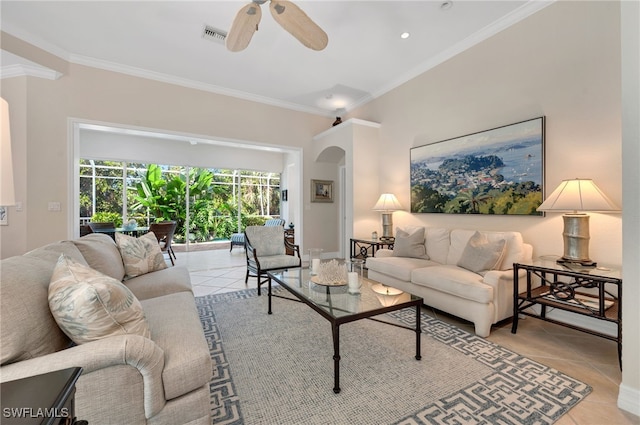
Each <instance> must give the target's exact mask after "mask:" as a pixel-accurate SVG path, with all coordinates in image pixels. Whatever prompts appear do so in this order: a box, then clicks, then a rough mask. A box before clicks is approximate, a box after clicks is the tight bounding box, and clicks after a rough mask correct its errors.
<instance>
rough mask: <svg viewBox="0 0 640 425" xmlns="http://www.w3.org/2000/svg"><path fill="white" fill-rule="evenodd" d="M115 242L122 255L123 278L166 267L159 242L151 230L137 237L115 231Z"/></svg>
mask: <svg viewBox="0 0 640 425" xmlns="http://www.w3.org/2000/svg"><path fill="white" fill-rule="evenodd" d="M116 244H117V245H118V249H119V250H120V255H122V262H123V263H124V278H125V279H131V278H132V277H136V276H140V275H143V274H146V273H150V272H155V271H157V270H162V269H166V268H167V263H166V262H165V261H164V255H163V254H162V250H161V249H160V244H159V243H158V239H157V238H156V235H155V234H154V233H153V232H149V233H146V234H144V235H142V236H140V237H139V238H134V237H133V236H128V235H124V234H122V233H116Z"/></svg>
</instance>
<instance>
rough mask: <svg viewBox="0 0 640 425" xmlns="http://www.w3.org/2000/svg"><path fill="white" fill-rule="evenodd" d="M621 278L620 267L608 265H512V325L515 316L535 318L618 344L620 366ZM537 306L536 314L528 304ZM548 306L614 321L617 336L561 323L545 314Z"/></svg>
mask: <svg viewBox="0 0 640 425" xmlns="http://www.w3.org/2000/svg"><path fill="white" fill-rule="evenodd" d="M521 270H524V271H525V272H526V274H525V279H526V285H525V287H526V290H525V291H524V292H520V293H519V290H518V288H519V280H520V277H519V271H521ZM621 301H622V279H621V275H620V270H619V269H614V268H607V267H597V268H596V267H582V266H579V265H577V266H565V265H560V264H557V263H556V262H555V261H551V260H544V259H541V260H536V261H534V262H533V263H532V264H518V263H516V264H514V265H513V324H512V327H511V333H514V334H515V333H516V331H517V330H518V315H520V314H523V315H526V316H530V317H535V318H538V319H541V320H545V321H547V322H551V323H555V324H557V325H561V326H566V327H569V328H571V329H576V330H579V331H582V332H586V333H589V334H591V335H596V336H599V337H602V338H606V339H609V340H611V341H616V343H617V344H618V362H619V364H620V367H621V368H622V308H621V304H620V303H621ZM532 306H539V311H540V313H539V314H537V313H536V312H535V311H533V310H532V309H529V307H532ZM547 308H555V309H558V310H563V311H569V312H571V313H575V314H580V315H583V316H588V317H592V318H594V319H598V320H604V321H607V322H611V323H614V324H615V325H616V327H617V335H615V336H613V335H608V334H605V333H602V332H599V331H595V330H592V329H588V328H585V327H580V326H576V325H572V324H570V323H565V322H560V321H558V320H554V319H551V318H549V317H547Z"/></svg>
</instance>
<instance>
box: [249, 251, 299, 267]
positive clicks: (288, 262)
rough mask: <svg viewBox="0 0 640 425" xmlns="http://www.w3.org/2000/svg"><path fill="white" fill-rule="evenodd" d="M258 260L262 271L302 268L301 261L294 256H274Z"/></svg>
mask: <svg viewBox="0 0 640 425" xmlns="http://www.w3.org/2000/svg"><path fill="white" fill-rule="evenodd" d="M258 260H259V261H260V269H262V270H273V269H284V268H287V267H298V266H300V259H299V258H298V257H296V256H293V255H286V254H283V255H272V256H270V257H260V258H258Z"/></svg>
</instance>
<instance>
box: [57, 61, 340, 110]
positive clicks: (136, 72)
mask: <svg viewBox="0 0 640 425" xmlns="http://www.w3.org/2000/svg"><path fill="white" fill-rule="evenodd" d="M69 62H71V63H74V64H77V65H84V66H88V67H91V68H98V69H102V70H105V71H112V72H118V73H120V74H126V75H131V76H134V77H140V78H145V79H149V80H154V81H159V82H163V83H168V84H174V85H178V86H182V87H187V88H192V89H196V90H202V91H206V92H210V93H216V94H220V95H224V96H230V97H234V98H238V99H243V100H248V101H251V102H257V103H262V104H266V105H270V106H276V107H279V108H285V109H291V110H295V111H298V112H306V113H309V114H314V115H323V116H327V117H331V116H332V114H333V112H332V111H326V110H324V109H318V108H309V107H304V106H301V105H297V104H294V103H290V102H285V101H280V100H277V99H272V98H268V97H264V96H258V95H254V94H251V93H247V92H243V91H240V90H233V89H229V88H226V87H220V86H216V85H213V84H206V83H202V82H199V81H195V80H190V79H187V78H180V77H176V76H173V75H169V74H163V73H160V72H155V71H149V70H147V69H142V68H136V67H132V66H127V65H122V64H119V63H115V62H110V61H105V60H102V59H96V58H91V57H87V56H82V55H71V56H70V58H69Z"/></svg>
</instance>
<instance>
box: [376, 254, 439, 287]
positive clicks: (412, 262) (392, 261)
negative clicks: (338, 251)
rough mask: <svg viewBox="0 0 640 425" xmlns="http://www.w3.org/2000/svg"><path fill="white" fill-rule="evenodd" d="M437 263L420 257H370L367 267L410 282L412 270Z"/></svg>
mask: <svg viewBox="0 0 640 425" xmlns="http://www.w3.org/2000/svg"><path fill="white" fill-rule="evenodd" d="M434 265H437V263H435V262H433V261H431V260H423V259H420V258H408V257H369V258H367V268H368V269H370V270H375V271H376V272H378V273H382V274H385V275H388V276H393V277H395V278H396V279H400V280H404V281H407V282H409V281H410V280H411V272H412V271H413V270H415V269H418V268H422V267H429V266H434Z"/></svg>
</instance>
